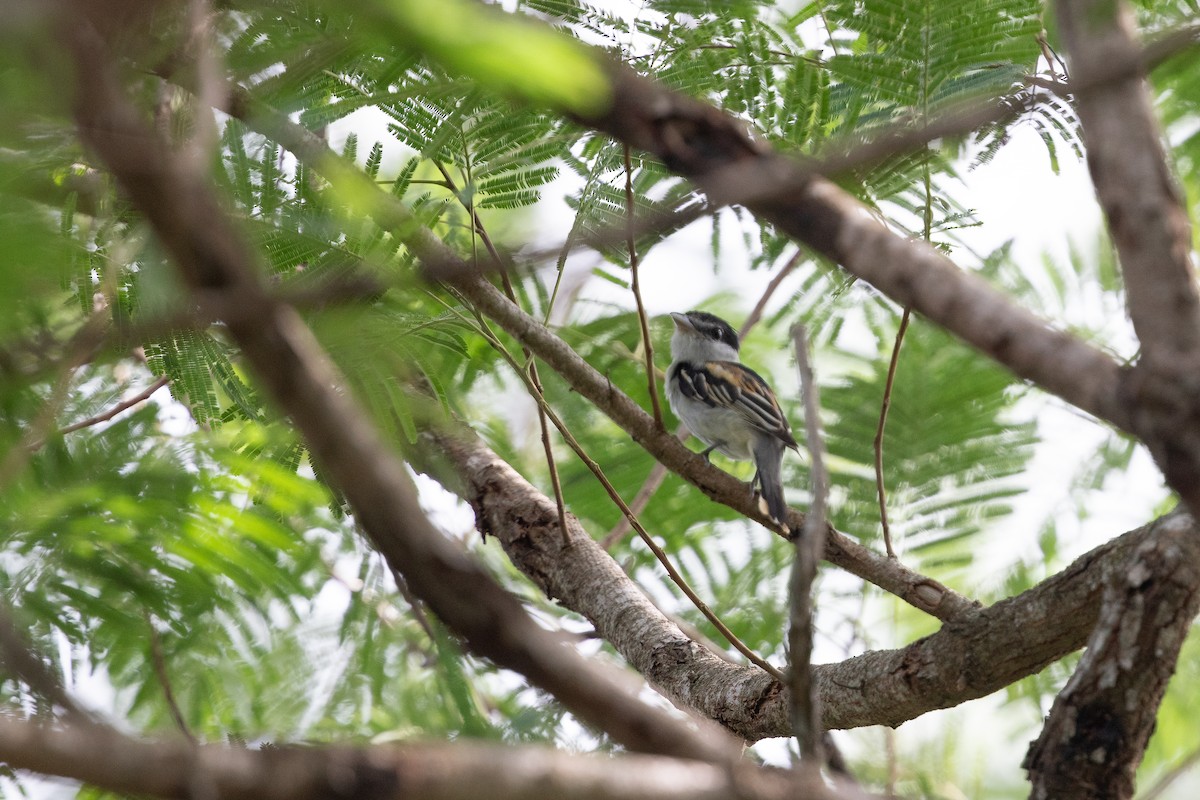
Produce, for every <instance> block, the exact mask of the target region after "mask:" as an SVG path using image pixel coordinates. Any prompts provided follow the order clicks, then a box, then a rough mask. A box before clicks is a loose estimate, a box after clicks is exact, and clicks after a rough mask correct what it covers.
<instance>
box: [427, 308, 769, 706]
mask: <svg viewBox="0 0 1200 800" xmlns="http://www.w3.org/2000/svg"><path fill="white" fill-rule="evenodd" d="M462 302H463V303H464V304H466V305H468V306H469V305H470V304H469V303H468V302H467V301H466V300H465V299H463V301H462ZM446 307H447V308H449V309H451V310H452V311H456V309H453V308H452V307H451V306H449V305H447V306H446ZM474 313H475V315H476V321H477V323H478V325H479V331H480V332H481V333H482V334H483V336H484V337H485V338H487V340H488V343H489V344H491V346H492V347H493V348H494V349H495V350H496V352H498V353H499V354H500V355H501V357H502V358H504V360H505V361H507V362H508V363H509V364H510V365H511V366H512V368H513V369H514V370H515V371H516V373H517V375H519V376H520V377H521V379H522V380H524V381H529V380H530V378H529V376H528V375H526V374H525V372H524V371H523V370H522V369H521V366H520V364H518V363H517V360H516V358H514V357H513V355H512V354H511V353H509V352H508V349H507V348H506V347H504V344H503V343H502V342H501V341H500V339H499V338H498V337H497V336H496V334H495V333H493V332H492V330H491V326H489V325H488V323H487V320H486V319H484V317H483V315H482V314H480V313H479V312H478V311H474ZM530 394H531V395H532V396H533V398H534V400H535V401H536V402H537V403H538V405H539V407H541V408H542V410H543V412H544V413H545V415H546V416H547V417H549V419H550V421H551V422H553V424H554V427H556V428H557V429H558V432H559V433H560V434H561V435H562V437H563V440H564V441H565V442H566V443H567V446H568V447H570V448H571V449H572V450H573V451H574V452H575V455H577V456H578V457H579V460H580V461H582V462H583V463H584V465H585V466H586V467H587V468H588V470H589V471H591V473H592V474H593V475H594V476H596V480H598V481H600V485H601V486H603V487H604V491H605V492H606V493H607V494H608V496H609V498H610V499H611V500H612V501H613V502H614V503H616V504H617V507H618V508H620V509H621V513H622V514H624V515H625V518H626V519H627V520H629V524H630V525H631V526H633V529H634V530H635V531H637V534H638V536H640V537H641V539H642V541H643V542H645V543H646V546H647V547H649V548H650V552H652V553H653V554H654V557H655V558H656V559H658V562H659V563H660V564H662V565H663V568H664V569H665V570H666V571H667V575H668V576H670V578H671V581H672V582H673V583H674V584H675V585H676V586H678V587H679V590H680V591H681V592H683V593H684V595H685V596H686V597H687V599H688V600H690V601H691V603H692V605H694V606H695V607H696V608H697V609H699V611H700V613H701V614H703V615H704V617H705V619H707V620H708V621H709V622H710V623H712V626H713V627H714V628H716V629H717V630H718V631H719V632H720V633H721V635H722V636H724V637H725V640H726V641H728V642H729V644H731V645H732V646H733V647H734V648H735V649H736V650H737V651H738V652H739V653H741V654H742V655H743V656H745V657H746V658H747V660H749V661H750V662H751V663H753V664H754V665H755V666H757V667H759V668H760V669H762V670H763V671H764V672H766V673H767V674H769V675H770V676H771V677H773V678H775V680H777V681H779V682H780V683H782V682H783V681H784V676H783V673H782V672H780V671H779V669H778V668H776V667H775V666H773V665H772V664H771V663H770V662H768V661H767V660H766V659H764V658H762V657H761V656H759V655H758V654H757V653H755V652H754V651H753V650H752V649H750V647H749V646H748V645H747V644H746V643H745V642H743V641H742V640H741V639H739V638H738V637H737V635H736V634H735V633H734V632H733V631H731V630H730V629H729V627H728V626H727V625H726V624H725V623H724V622H722V621H721V619H720V617H718V616H717V615H716V612H714V611H713V610H712V609H711V608H710V607H709V606H708V604H707V603H705V602H704V601H703V600H701V599H700V596H699V595H698V594H696V592H695V590H694V589H692V587H691V586H690V585H689V584H688V582H687V580H686V579H685V578H684V577H683V575H682V574H680V572H679V571H678V570H677V569H675V565H674V564H672V563H671V559H670V557H669V556H668V555H667V552H666V551H665V550H663V549H662V548H661V547H660V546H659V545H658V543H657V542H655V541H654V538H653V537H652V536H650V533H649V532H648V531H647V530H646V528H645V527H644V526H643V525H642V523H641V521H639V520H638V518H637V517H636V516H635V515H634V513H633V511H632V510H630V508H629V506H628V505H626V503H625V501H624V500H623V499H622V498H621V495H620V493H619V492H618V491H617V490H616V487H614V486H613V485H612V482H611V481H609V479H608V476H607V475H605V474H604V470H603V469H601V468H600V465H599V464H597V463H596V461H595V459H593V458H592V457H591V456H590V455H588V453H587V451H586V450H584V449H583V445H581V444H580V443H579V441H578V440H577V439H576V438H575V436H574V434H572V433H571V431H570V429H569V428H568V427H567V426H566V424H565V423H563V421H562V420H561V419H560V418H559V416H558V414H557V413H555V411H554V409H553V408H551V407H550V405H549V404H548V403H546V399H545V397H543V396H542V395H541V394H539V393H537V392H534V391H533V390H532V387H530Z"/></svg>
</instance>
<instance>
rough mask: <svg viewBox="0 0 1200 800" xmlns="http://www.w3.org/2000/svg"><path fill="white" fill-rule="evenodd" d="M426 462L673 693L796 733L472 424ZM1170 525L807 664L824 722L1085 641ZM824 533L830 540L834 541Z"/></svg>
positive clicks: (951, 699)
mask: <svg viewBox="0 0 1200 800" xmlns="http://www.w3.org/2000/svg"><path fill="white" fill-rule="evenodd" d="M422 439H423V440H424V441H426V442H428V443H429V445H430V446H429V447H427V448H423V450H424V452H425V453H427V454H428V458H429V462H428V463H422V464H420V465H419V466H420V467H421V468H422V469H425V470H427V471H428V472H429V473H430V474H431V475H432V476H433V477H434V478H435V479H437V480H438V481H439V482H441V483H442V484H443V485H444V486H446V487H447V488H448V489H450V490H451V491H454V492H456V493H459V494H460V495H461V496H462V497H463V498H464V499H465V500H467V501H468V502H469V503H470V504H471V506H472V508H473V509H474V510H475V514H476V525H477V526H478V527H479V529H480V530H481V531H483V532H484V533H486V534H487V535H489V536H495V537H496V538H497V540H499V542H500V544H501V546H502V547H503V548H504V550H505V552H507V553H508V555H509V558H510V559H512V562H513V563H514V564H515V565H516V566H517V568H518V569H520V570H521V572H522V573H524V574H525V575H526V577H528V578H529V579H530V580H531V581H532V582H533V583H534V585H536V586H537V587H538V589H540V590H541V591H542V592H543V593H544V594H545V595H546V596H547V597H553V598H555V599H556V600H557V601H558V602H559V603H561V604H562V605H563V606H564V607H565V608H569V609H571V610H573V611H576V612H578V613H579V614H582V615H583V616H584V617H586V618H587V619H588V621H589V622H591V623H592V625H593V626H595V628H596V631H597V633H598V634H599V635H600V636H601V637H603V638H604V640H605V641H607V642H609V643H611V644H612V646H613V647H614V648H616V650H617V652H619V653H620V654H621V655H622V656H623V657H624V658H625V660H626V661H628V662H629V663H630V664H631V665H632V666H633V667H634V668H635V669H636V670H638V672H640V673H642V675H643V676H645V678H646V679H647V680H648V681H649V682H650V683H651V684H653V685H654V686H655V688H657V689H658V690H659V692H661V693H662V694H664V695H665V696H666V697H668V698H669V699H670V700H671V701H672V702H674V703H675V704H676V705H678V706H680V707H682V708H690V709H694V710H695V711H696V712H697V713H699V714H702V715H704V716H706V717H708V718H710V719H714V720H717V721H718V722H720V723H721V724H722V725H724V726H725V727H726V728H728V729H729V730H730V731H732V732H733V733H735V734H736V735H738V736H739V737H741V738H743V739H745V740H747V741H750V742H753V741H757V740H759V739H764V738H770V737H776V736H790V735H791V734H792V726H791V723H790V720H789V715H788V709H789V704H790V703H789V700H788V696H787V693H786V692H784V691H783V688H782V686H781V685H780V684H779V683H778V682H776V681H774V680H772V679H771V678H770V677H769V676H767V675H766V674H765V673H763V672H761V671H760V670H758V669H756V668H753V667H744V666H738V665H734V664H730V663H729V662H727V661H725V660H723V659H721V658H720V657H718V656H717V655H715V654H714V653H712V652H710V651H709V650H707V649H706V648H704V647H702V646H701V645H699V644H697V643H696V642H694V641H692V640H691V639H689V638H688V637H687V636H685V635H684V634H683V633H682V632H681V631H680V630H679V628H678V626H676V625H675V623H673V622H672V621H671V620H669V619H668V618H666V617H665V616H664V615H663V614H662V612H661V611H659V610H658V609H657V608H656V607H655V606H654V605H653V604H652V603H651V602H650V601H649V599H647V598H646V596H645V594H644V593H643V592H642V591H641V589H640V588H638V586H637V584H635V583H634V582H633V581H632V580H630V579H629V577H628V576H627V575H626V574H625V573H624V571H623V570H622V569H621V566H620V565H619V564H618V563H617V562H616V561H614V560H613V558H612V557H611V556H610V555H608V553H607V552H606V551H605V550H604V549H603V548H602V547H600V545H599V544H598V543H596V542H595V541H593V540H592V539H591V538H589V537H588V536H587V535H586V532H585V531H584V530H583V529H582V528H581V527H579V523H578V521H577V520H575V519H574V518H569V519H568V523H569V524H571V525H573V526H575V530H573V531H572V534H571V537H570V538H571V544H570V549H569V551H568V550H565V549H564V548H563V544H562V537H561V536H560V535H559V533H558V521H557V520H558V518H557V515H556V513H555V508H554V501H553V500H551V499H550V498H548V497H546V496H545V495H544V494H542V493H541V492H539V491H538V490H537V489H536V488H534V487H533V486H532V485H530V484H529V483H528V481H526V480H525V479H524V478H522V477H521V476H520V475H519V474H518V473H517V472H516V471H515V470H513V468H512V467H511V466H509V464H507V463H506V462H505V461H504V460H503V459H501V458H500V457H499V456H498V455H496V454H495V453H494V452H492V451H491V450H490V449H489V448H488V447H487V446H486V445H484V444H483V443H482V442H480V441H479V440H478V438H477V437H475V436H474V435H473V434H470V433H462V434H458V433H456V434H453V435H452V434H450V433H448V432H446V431H445V430H440V429H439V430H426V431H424V432H423V433H422ZM1164 525H1175V526H1179V525H1185V526H1187V527H1188V528H1189V530H1191V531H1192V535H1194V536H1197V537H1200V530H1197V527H1196V525H1195V524H1194V523H1193V522H1192V520H1191V518H1190V517H1188V516H1187V515H1185V514H1178V515H1175V516H1172V517H1167V518H1164V519H1163V520H1161V521H1156V522H1153V523H1150V524H1148V525H1146V526H1144V527H1142V528H1139V529H1137V530H1134V531H1131V532H1129V533H1126V534H1125V535H1123V536H1120V537H1117V538H1115V539H1113V540H1112V541H1110V542H1108V543H1106V544H1104V545H1102V546H1101V547H1099V548H1097V549H1095V550H1093V551H1092V552H1090V553H1088V554H1086V555H1084V556H1082V557H1081V558H1079V559H1078V560H1077V561H1076V562H1075V563H1073V564H1071V565H1070V566H1069V567H1067V568H1066V569H1064V570H1063V571H1062V572H1060V573H1058V574H1057V575H1054V576H1052V577H1050V578H1048V579H1046V580H1045V581H1043V582H1042V583H1040V584H1038V585H1037V586H1035V587H1034V588H1032V589H1030V590H1029V591H1027V592H1025V593H1023V594H1021V595H1018V596H1016V597H1013V598H1009V599H1007V600H1003V601H1001V602H999V603H997V604H995V605H994V606H990V607H988V608H984V609H978V610H976V611H973V612H969V613H966V614H964V615H963V616H960V617H957V618H955V619H954V620H951V621H949V622H947V623H946V624H945V625H943V627H942V629H941V630H939V631H938V632H937V633H935V634H933V635H931V636H927V637H925V638H923V639H920V640H918V641H916V642H913V643H912V644H910V645H908V646H907V647H904V648H901V649H899V650H878V651H872V652H868V653H864V654H862V655H859V656H855V657H854V658H850V659H847V660H846V661H842V662H840V663H836V664H823V665H819V666H816V667H814V668H813V677H814V681H815V683H816V686H817V691H818V695H819V698H820V707H821V723H822V726H823V727H824V728H826V729H840V728H854V727H862V726H866V725H891V726H895V725H899V724H900V723H902V722H905V721H907V720H910V719H913V718H915V717H918V716H920V715H922V714H925V713H927V712H929V711H933V710H935V709H939V708H950V707H952V706H956V705H959V704H961V703H963V702H965V701H967V700H971V699H974V698H978V697H984V696H986V695H988V694H991V693H992V692H994V691H997V690H999V689H1002V688H1003V687H1005V686H1007V685H1009V684H1010V683H1013V682H1014V681H1016V680H1019V679H1021V678H1024V677H1026V676H1028V675H1032V674H1034V673H1036V672H1038V671H1040V670H1041V669H1042V668H1043V667H1045V666H1046V665H1047V664H1050V663H1051V662H1053V661H1056V660H1058V659H1059V658H1061V657H1062V656H1064V655H1066V654H1067V653H1070V652H1072V651H1073V650H1076V649H1078V648H1079V647H1081V646H1083V643H1084V642H1085V641H1086V640H1087V637H1088V634H1089V633H1090V632H1091V630H1092V628H1093V626H1094V625H1095V623H1096V619H1097V614H1098V601H1099V598H1100V596H1101V593H1102V592H1103V589H1104V584H1105V582H1106V580H1107V579H1108V576H1109V575H1111V574H1114V573H1115V572H1120V571H1122V569H1123V568H1124V565H1125V564H1127V563H1128V556H1129V553H1130V552H1132V551H1133V550H1134V549H1135V548H1136V547H1138V546H1139V545H1141V544H1143V543H1144V542H1147V541H1156V540H1157V537H1158V536H1159V535H1160V528H1162V527H1163V526H1164ZM828 543H829V542H828V541H827V545H828Z"/></svg>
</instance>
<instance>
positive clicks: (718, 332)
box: [687, 311, 741, 350]
mask: <svg viewBox="0 0 1200 800" xmlns="http://www.w3.org/2000/svg"><path fill="white" fill-rule="evenodd" d="M687 318H688V320H689V321H690V322H691V323H692V325H694V326H695V328H696V331H697V332H698V333H699V334H700V335H701V336H704V337H705V338H707V339H712V340H713V341H714V342H724V343H725V344H727V345H729V346H730V347H732V348H733V349H734V350H737V349H739V348H740V347H741V343H740V342H739V341H738V335H737V331H735V330H734V329H733V326H732V325H730V324H729V323H728V322H726V321H725V320H723V319H721V318H720V317H718V316H716V315H715V314H709V313H708V312H707V311H689V312H687Z"/></svg>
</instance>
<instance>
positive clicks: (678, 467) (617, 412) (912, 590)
mask: <svg viewBox="0 0 1200 800" xmlns="http://www.w3.org/2000/svg"><path fill="white" fill-rule="evenodd" d="M454 285H455V286H456V287H457V288H458V290H459V291H460V292H462V293H463V295H464V296H466V297H467V299H469V300H470V301H471V303H472V304H474V305H475V306H476V308H478V309H480V310H481V311H483V312H484V313H485V314H486V315H487V316H488V317H490V318H491V319H492V320H493V321H494V322H496V324H497V325H499V326H500V327H501V328H504V330H506V331H507V332H508V333H509V334H510V335H512V336H513V337H515V338H516V339H517V340H518V341H520V342H521V343H522V344H524V345H525V346H527V347H528V348H529V349H530V350H532V351H533V353H534V354H535V355H537V356H538V358H541V359H542V360H543V361H544V362H545V363H546V364H547V365H548V366H550V368H551V369H553V370H554V371H556V372H558V373H559V374H560V375H561V376H562V377H563V378H564V379H565V380H566V381H567V383H569V384H570V385H571V386H572V387H573V388H574V389H575V390H576V391H577V392H579V393H580V395H582V396H583V397H586V398H587V399H588V400H590V401H592V403H594V404H595V405H596V407H597V408H599V409H600V410H601V411H603V412H604V413H605V414H607V415H608V416H609V417H610V418H611V419H612V420H613V421H614V422H616V423H617V424H618V425H619V426H621V428H623V429H624V430H625V432H626V433H628V434H629V435H630V436H631V437H633V439H634V441H636V442H637V443H638V444H640V445H641V446H642V447H644V448H645V449H646V451H647V452H649V453H650V454H651V455H653V456H654V457H655V458H656V459H657V460H659V461H661V462H662V463H663V464H665V465H667V467H668V468H669V469H670V470H671V471H672V472H674V473H676V474H677V475H679V476H680V477H681V478H683V479H684V480H686V481H688V482H689V483H691V484H693V485H694V486H696V487H697V488H699V489H700V490H701V491H702V492H704V493H705V494H707V495H708V496H709V497H711V498H712V499H713V500H715V501H717V502H719V503H722V504H724V505H727V506H729V507H730V508H733V509H735V510H736V511H738V512H740V513H742V514H744V515H745V516H747V517H749V518H751V519H754V520H757V521H759V522H762V523H763V524H764V525H768V526H769V520H768V519H767V517H766V516H765V515H764V514H763V511H762V509H761V508H759V506H758V504H757V503H755V502H754V500H753V498H752V497H751V496H750V493H749V492H747V491H746V485H745V484H744V483H742V482H741V481H739V480H738V479H737V478H734V477H733V476H732V475H730V474H729V473H727V472H723V471H721V470H719V469H717V468H716V467H714V466H713V465H711V464H709V463H708V462H707V461H705V460H704V458H702V457H701V456H700V455H699V454H697V453H693V452H692V451H691V450H688V449H687V448H686V447H684V445H683V444H682V443H681V442H680V441H679V440H678V439H677V438H675V435H674V434H672V433H670V432H669V431H665V430H663V429H661V428H659V427H657V426H656V425H655V424H654V420H653V418H652V417H650V415H649V414H647V413H646V412H645V411H643V410H642V408H641V407H640V406H639V405H638V404H637V403H635V402H634V401H633V400H632V399H631V398H630V397H629V396H628V395H626V394H624V393H623V392H621V390H620V389H617V388H616V387H614V386H613V385H612V384H611V383H610V382H609V381H608V380H607V379H606V378H605V377H604V376H603V375H601V374H600V373H599V372H597V371H596V370H595V369H593V368H592V366H591V365H589V364H588V363H587V362H586V361H584V360H583V359H582V358H581V357H580V356H579V354H578V353H576V352H575V351H574V350H572V349H571V347H570V346H569V345H567V343H566V342H564V341H563V340H562V339H559V338H558V337H557V336H555V335H554V334H553V333H551V332H550V331H549V330H547V329H546V328H545V326H543V325H542V324H541V323H539V322H538V321H537V320H535V319H534V318H533V317H531V316H529V315H528V314H526V313H525V312H523V311H522V310H521V309H520V308H518V307H517V306H516V305H514V304H513V303H511V302H509V301H508V300H507V299H506V298H505V297H504V296H503V295H501V294H500V292H498V291H497V290H496V288H495V287H494V286H492V285H491V284H490V283H488V282H487V281H486V280H484V279H483V278H481V277H479V276H477V275H464V276H462V277H461V278H458V279H456V280H455V281H454ZM788 527H789V528H790V529H791V530H800V529H801V528H803V527H804V515H803V514H801V513H799V512H798V511H795V510H791V511H789V514H788ZM826 530H827V537H828V538H827V541H826V546H825V557H826V559H827V560H828V561H829V562H830V563H832V564H835V565H837V566H839V567H841V568H842V569H844V570H846V571H848V572H850V573H853V574H854V575H857V576H859V577H860V578H863V579H864V580H867V581H870V582H871V583H874V584H875V585H876V586H879V587H880V588H881V589H883V590H885V591H888V592H891V593H892V594H894V595H896V596H897V597H899V598H901V599H902V600H904V601H905V602H907V603H910V604H911V605H913V606H914V607H916V608H919V609H921V610H922V611H925V612H927V613H930V614H932V615H934V616H936V617H938V618H939V619H943V620H948V619H952V618H954V617H956V616H959V615H964V614H969V613H970V612H971V611H972V610H973V609H974V608H975V605H974V604H973V603H972V602H971V601H970V600H968V599H967V598H965V597H963V596H962V595H959V594H957V593H955V592H953V591H951V590H950V589H948V588H946V587H945V586H943V585H942V584H940V583H938V582H937V581H935V580H933V579H932V578H928V577H926V576H924V575H921V574H919V573H916V572H913V571H912V570H910V569H908V568H907V567H905V566H903V565H902V564H900V563H899V562H897V561H896V560H895V559H890V558H887V557H886V556H880V555H879V554H877V553H875V552H873V551H871V550H868V549H867V548H865V547H863V546H862V545H860V544H859V543H858V542H856V541H854V540H853V539H851V538H850V537H848V536H846V535H844V534H841V533H839V532H837V531H836V530H834V529H833V527H832V526H827V528H826Z"/></svg>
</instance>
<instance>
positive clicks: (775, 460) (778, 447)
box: [754, 439, 788, 525]
mask: <svg viewBox="0 0 1200 800" xmlns="http://www.w3.org/2000/svg"><path fill="white" fill-rule="evenodd" d="M754 466H755V467H757V468H758V485H759V487H760V488H761V489H762V498H763V500H765V501H766V503H767V514H769V515H770V516H771V519H773V520H775V521H776V522H778V523H780V524H781V525H785V524H786V523H787V510H788V506H787V502H786V501H785V500H784V499H783V477H782V473H783V443H782V442H779V441H777V440H775V439H764V440H762V441H759V442H757V443H756V444H755V446H754Z"/></svg>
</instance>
